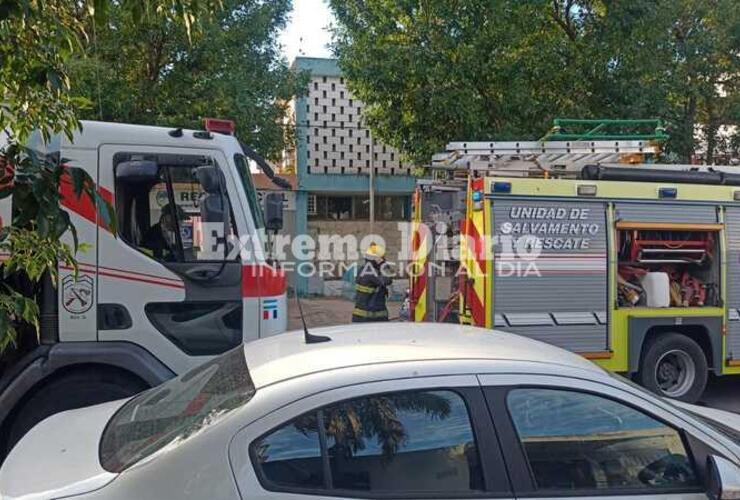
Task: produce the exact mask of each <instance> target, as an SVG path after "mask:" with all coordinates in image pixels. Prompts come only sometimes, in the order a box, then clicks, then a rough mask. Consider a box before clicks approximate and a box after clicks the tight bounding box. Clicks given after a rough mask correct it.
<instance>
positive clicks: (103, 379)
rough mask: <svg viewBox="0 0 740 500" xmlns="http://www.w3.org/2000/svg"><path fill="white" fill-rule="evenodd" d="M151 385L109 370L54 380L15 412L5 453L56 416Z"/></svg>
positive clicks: (132, 392)
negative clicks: (33, 429) (33, 430)
mask: <svg viewBox="0 0 740 500" xmlns="http://www.w3.org/2000/svg"><path fill="white" fill-rule="evenodd" d="M147 388H148V386H147V385H146V383H144V382H143V381H142V380H140V379H138V378H137V377H135V376H133V375H129V374H127V373H126V372H123V371H118V370H108V369H87V370H79V371H74V372H70V373H67V374H66V375H62V377H61V378H58V379H55V380H51V381H50V382H48V383H46V384H44V385H43V386H41V387H40V388H39V389H38V390H36V391H35V392H34V393H33V394H32V395H31V397H29V398H28V399H27V400H26V401H25V402H24V403H23V404H22V405H21V406H20V407H19V408H18V410H17V411H16V413H15V416H14V417H13V419H12V421H11V422H10V425H9V427H8V434H7V438H6V440H5V443H3V444H4V445H5V446H4V451H5V453H3V454H2V456H0V462H1V461H2V458H4V457H5V456H6V455H7V454H8V453H9V452H10V450H11V449H12V448H13V446H15V444H16V443H17V442H18V441H20V439H21V438H22V437H23V436H24V435H25V434H26V432H28V431H29V430H31V428H32V427H33V426H35V425H36V424H37V423H39V422H41V421H42V420H44V419H45V418H46V417H50V416H51V415H54V414H55V413H59V412H62V411H67V410H74V409H77V408H84V407H85V406H93V405H96V404H100V403H105V402H108V401H114V400H116V399H123V398H127V397H130V396H133V395H134V394H136V393H139V392H141V391H143V390H145V389H147Z"/></svg>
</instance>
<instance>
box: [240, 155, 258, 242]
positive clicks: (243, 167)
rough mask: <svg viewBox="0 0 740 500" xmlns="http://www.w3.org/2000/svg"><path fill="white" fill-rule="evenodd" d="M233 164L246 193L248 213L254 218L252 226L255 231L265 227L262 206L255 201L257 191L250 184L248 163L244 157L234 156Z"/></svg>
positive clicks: (250, 175)
mask: <svg viewBox="0 0 740 500" xmlns="http://www.w3.org/2000/svg"><path fill="white" fill-rule="evenodd" d="M234 162H235V163H236V170H237V171H238V172H239V177H240V178H241V180H242V186H244V191H245V192H246V193H247V202H248V203H249V211H250V212H252V217H253V218H254V225H255V227H256V228H257V229H262V228H263V227H265V217H264V215H263V214H262V206H261V205H260V204H259V200H257V190H256V189H254V183H253V182H252V173H251V172H250V171H249V162H248V161H247V158H246V157H245V156H244V155H241V154H235V155H234Z"/></svg>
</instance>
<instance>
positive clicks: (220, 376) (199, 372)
mask: <svg viewBox="0 0 740 500" xmlns="http://www.w3.org/2000/svg"><path fill="white" fill-rule="evenodd" d="M254 393H255V388H254V384H253V383H252V379H251V377H250V375H249V370H248V369H247V363H246V361H245V359H244V348H243V347H241V346H240V347H237V348H236V349H233V350H231V351H229V352H227V353H225V354H223V355H221V356H219V357H217V358H215V359H213V360H211V361H209V362H207V363H205V364H203V365H201V366H199V367H197V368H195V369H193V370H191V371H189V372H187V373H185V374H183V375H181V376H179V377H177V378H174V379H172V380H170V381H168V382H165V383H164V384H162V385H160V386H158V387H155V388H153V389H150V390H148V391H146V392H143V393H141V394H140V395H138V396H136V397H134V398H133V399H132V400H131V401H129V402H128V403H126V404H125V405H124V406H123V407H121V409H120V410H118V412H116V414H115V415H114V416H113V418H111V420H110V422H108V425H107V427H106V429H105V431H104V432H103V437H102V440H101V443H100V463H101V465H102V466H103V468H104V469H105V470H107V471H110V472H115V473H119V472H122V471H124V470H126V469H127V468H129V467H131V466H132V465H134V464H135V463H137V462H139V461H140V460H143V459H144V458H146V457H149V456H151V455H152V454H154V453H155V452H157V451H159V450H161V449H163V448H165V447H173V446H178V445H180V444H181V443H183V442H184V441H185V440H187V439H188V438H190V437H192V436H194V435H195V434H197V433H198V432H200V431H201V430H203V429H204V428H205V427H207V426H210V425H214V424H216V423H217V422H218V421H220V420H221V419H222V418H224V417H225V416H226V415H228V414H229V413H231V412H232V411H234V410H235V409H237V408H239V407H241V406H243V405H245V404H246V403H247V402H249V400H250V399H252V396H253V395H254Z"/></svg>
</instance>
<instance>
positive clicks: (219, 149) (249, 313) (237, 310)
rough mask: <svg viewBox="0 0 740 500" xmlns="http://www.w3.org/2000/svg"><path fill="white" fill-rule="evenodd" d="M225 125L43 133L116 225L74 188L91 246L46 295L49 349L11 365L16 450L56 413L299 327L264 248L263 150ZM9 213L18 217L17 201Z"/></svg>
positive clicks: (77, 213)
mask: <svg viewBox="0 0 740 500" xmlns="http://www.w3.org/2000/svg"><path fill="white" fill-rule="evenodd" d="M212 123H213V126H212V127H210V128H211V130H183V129H171V128H160V127H149V126H139V125H126V124H114V123H101V122H83V124H82V129H81V130H80V131H78V132H77V133H75V134H74V137H73V138H72V139H71V140H69V139H67V138H66V137H65V136H64V135H61V134H60V135H57V136H55V137H53V138H52V140H51V141H47V142H44V141H42V140H41V135H40V134H37V135H34V136H32V138H31V139H30V141H29V143H28V147H30V148H32V149H34V150H36V151H38V152H39V153H41V154H44V155H59V157H60V158H63V159H64V161H65V162H66V163H67V164H69V165H71V166H77V167H82V168H83V169H84V170H85V171H86V172H87V173H88V174H89V175H90V177H91V178H92V180H93V182H94V183H95V184H96V186H97V190H98V193H99V194H100V196H101V198H102V199H103V200H105V201H107V202H108V203H109V204H110V205H112V206H113V207H114V208H115V217H116V221H115V223H114V224H112V223H111V221H109V220H105V219H106V218H105V217H103V216H102V215H101V213H104V211H101V210H100V209H99V207H96V206H95V205H94V203H93V202H92V201H91V200H89V199H87V198H78V197H76V196H75V194H74V192H73V188H72V186H71V184H69V183H64V184H63V185H62V187H61V189H62V195H63V205H64V208H65V209H66V210H67V211H68V212H69V214H70V217H71V219H72V222H73V224H74V225H75V227H76V228H77V233H78V237H79V241H80V243H84V244H85V245H84V246H85V247H86V249H85V250H84V251H80V252H78V254H77V259H78V262H79V272H78V273H77V274H76V275H75V273H74V272H73V270H72V269H70V268H67V267H63V266H62V267H60V268H59V282H58V287H57V289H56V290H54V289H53V288H52V287H50V286H49V284H48V283H47V284H46V286H45V288H44V291H43V293H42V294H41V296H40V299H39V302H40V304H39V306H40V308H41V311H42V321H41V323H42V324H41V336H40V342H39V344H40V345H38V346H35V348H33V349H31V350H29V351H27V352H22V353H20V354H18V353H16V354H17V355H16V356H10V355H9V356H7V358H8V359H6V360H3V361H2V364H0V436H4V437H5V442H4V443H2V445H4V447H5V448H6V450H7V449H8V447H9V446H12V444H13V443H14V442H15V441H17V440H18V439H19V438H20V437H21V436H22V435H23V434H24V433H25V432H26V431H27V430H28V429H30V427H31V426H32V425H34V424H35V423H36V422H38V421H39V420H41V419H42V418H45V417H46V416H48V415H50V414H52V413H56V412H58V411H62V410H66V409H71V408H76V407H81V406H86V405H90V404H94V403H98V402H102V401H106V400H111V399H115V398H121V397H126V396H129V395H132V394H134V393H136V392H138V391H140V390H142V389H144V388H147V387H151V386H154V385H156V384H159V383H160V382H162V381H164V380H167V379H168V378H171V377H173V376H174V375H176V374H180V373H183V372H184V371H186V370H188V369H190V368H192V367H194V366H196V365H198V364H201V363H203V362H204V361H206V360H207V359H209V357H211V356H214V355H217V354H220V353H222V352H224V351H226V350H229V349H231V348H233V347H236V346H238V345H240V344H241V343H243V342H248V341H251V340H254V339H257V338H261V337H266V336H270V335H274V334H277V333H280V332H283V331H284V330H285V329H286V326H287V311H286V281H285V276H284V274H283V273H282V272H281V271H280V270H279V269H278V268H277V267H276V266H275V265H274V263H272V262H271V261H270V260H269V259H268V257H267V255H266V254H265V248H264V246H265V224H264V219H263V215H262V209H261V207H260V205H259V204H258V198H257V194H256V192H255V188H254V186H253V184H252V179H251V174H250V166H249V165H250V157H248V156H247V155H248V154H252V155H253V152H251V150H250V149H249V148H246V147H243V145H241V144H240V142H239V141H238V140H237V139H236V138H235V137H233V136H232V135H231V134H230V132H233V129H232V128H231V127H230V126H229V124H228V123H224V122H223V121H216V122H212ZM224 125H226V128H223V127H224ZM219 127H220V128H219ZM207 128H209V127H207ZM0 216H1V217H2V220H3V221H6V223H9V221H11V220H12V199H11V198H6V199H4V200H2V201H1V202H0ZM67 236H68V237H69V238H70V242H71V236H69V235H67Z"/></svg>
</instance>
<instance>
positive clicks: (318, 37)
mask: <svg viewBox="0 0 740 500" xmlns="http://www.w3.org/2000/svg"><path fill="white" fill-rule="evenodd" d="M332 20H333V16H332V14H331V11H330V10H329V5H328V4H327V2H326V1H325V0H293V12H292V13H291V14H290V20H289V21H288V26H287V27H286V28H285V31H283V33H282V34H281V35H280V44H281V45H282V46H283V54H285V57H286V58H287V60H288V64H290V63H292V62H293V59H295V58H296V56H299V55H300V56H306V57H331V52H330V51H329V49H328V48H327V47H326V45H327V44H328V43H329V42H330V41H331V35H330V33H329V31H328V30H327V27H328V26H329V24H331V22H332Z"/></svg>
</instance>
